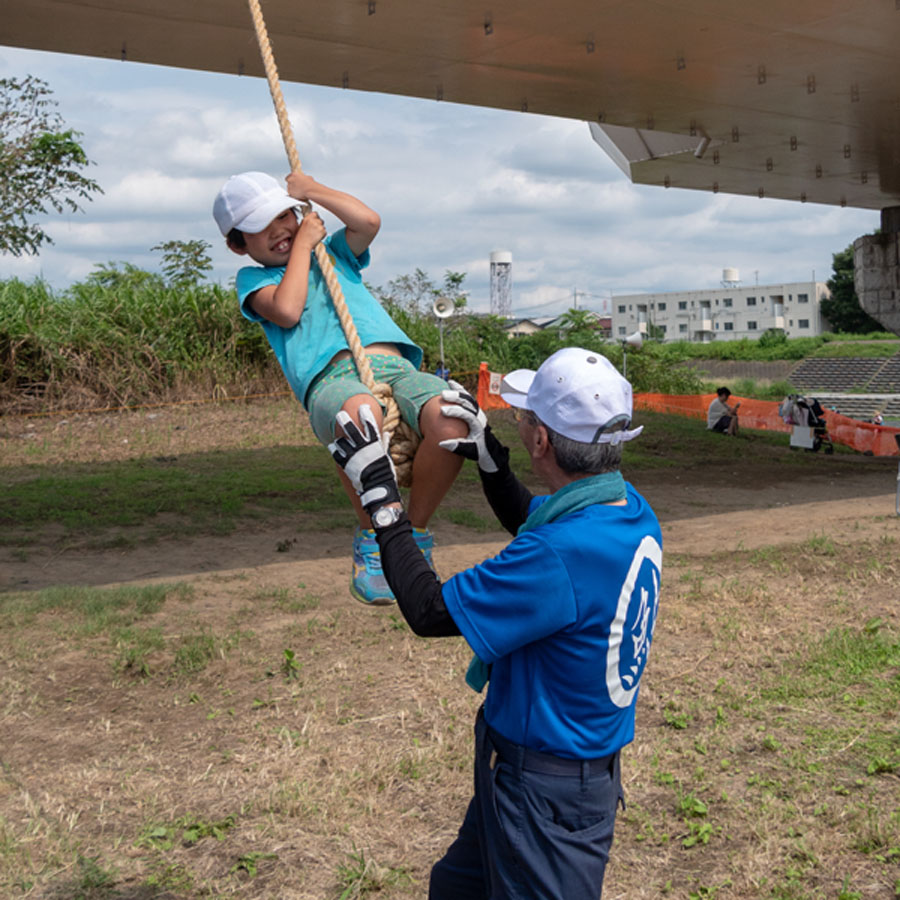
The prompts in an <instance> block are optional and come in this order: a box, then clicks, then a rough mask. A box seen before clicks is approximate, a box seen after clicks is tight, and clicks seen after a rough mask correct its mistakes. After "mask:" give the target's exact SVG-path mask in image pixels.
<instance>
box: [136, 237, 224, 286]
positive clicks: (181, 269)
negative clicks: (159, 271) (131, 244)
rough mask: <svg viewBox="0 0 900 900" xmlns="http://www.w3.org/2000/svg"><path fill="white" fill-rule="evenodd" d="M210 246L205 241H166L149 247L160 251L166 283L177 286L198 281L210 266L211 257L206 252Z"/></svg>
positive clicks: (189, 284) (188, 284)
mask: <svg viewBox="0 0 900 900" xmlns="http://www.w3.org/2000/svg"><path fill="white" fill-rule="evenodd" d="M211 247H212V245H211V244H208V243H207V242H206V241H166V242H165V243H163V244H157V245H156V246H155V247H151V248H150V249H151V250H160V251H161V252H162V255H163V273H164V274H165V276H166V283H167V284H168V285H169V287H176V288H177V287H190V286H191V285H195V284H199V283H200V281H201V280H202V279H203V275H204V273H206V272H208V271H209V270H210V269H211V268H212V258H211V257H210V255H209V254H208V253H207V252H206V251H207V250H210V249H211Z"/></svg>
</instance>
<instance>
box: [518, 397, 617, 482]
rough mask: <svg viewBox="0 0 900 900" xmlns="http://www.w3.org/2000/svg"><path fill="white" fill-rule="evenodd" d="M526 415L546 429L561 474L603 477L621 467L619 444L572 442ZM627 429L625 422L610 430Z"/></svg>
mask: <svg viewBox="0 0 900 900" xmlns="http://www.w3.org/2000/svg"><path fill="white" fill-rule="evenodd" d="M528 415H529V416H530V417H531V420H532V422H534V424H536V425H542V426H543V427H544V428H546V429H547V438H548V440H549V441H550V445H551V446H552V447H553V452H554V453H555V454H556V464H557V465H558V466H559V467H560V468H561V469H562V470H563V472H567V473H568V474H569V475H582V474H585V475H603V474H604V473H606V472H618V471H619V467H620V466H621V465H622V445H621V444H610V443H604V444H600V443H597V444H585V443H584V442H583V441H573V440H572V438H568V437H566V436H565V435H562V434H560V433H559V432H558V431H554V430H553V429H552V428H550V427H549V426H548V425H547V424H546V422H542V421H541V420H540V419H539V418H538V417H537V416H536V415H535V414H534V413H533V412H531V411H529V412H528ZM627 427H628V423H627V422H621V423H617V425H615V426H613V429H611V430H619V429H622V428H627Z"/></svg>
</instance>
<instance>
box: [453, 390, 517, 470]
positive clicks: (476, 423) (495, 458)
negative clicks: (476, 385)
mask: <svg viewBox="0 0 900 900" xmlns="http://www.w3.org/2000/svg"><path fill="white" fill-rule="evenodd" d="M448 383H449V385H450V388H451V390H448V391H442V392H441V398H442V399H443V400H446V401H447V403H448V404H451V405H448V406H441V412H442V413H443V414H444V415H445V416H447V417H448V418H451V419H462V421H463V422H465V423H466V425H468V426H469V433H468V435H467V436H466V437H464V438H451V439H450V440H446V441H441V442H440V444H439V446H441V447H443V448H444V449H445V450H449V451H450V452H451V453H457V454H459V455H460V456H464V457H466V459H472V460H476V461H477V462H478V468H479V469H481V471H482V472H488V473H491V472H496V471H497V470H498V469H499V468H500V466H502V465H504V464H505V463H506V460H507V452H506V448H505V447H504V446H503V445H502V444H501V443H500V441H498V440H497V438H495V437H494V434H493V432H492V431H491V426H490V425H488V421H487V416H486V415H485V414H484V412H483V411H482V410H481V409H479V407H478V403H477V401H476V400H475V398H474V397H473V396H472V395H471V394H469V393H468V392H467V391H466V389H465V388H464V387H463V386H462V385H461V384H459V383H457V382H456V381H450V382H448Z"/></svg>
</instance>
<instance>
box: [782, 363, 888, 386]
mask: <svg viewBox="0 0 900 900" xmlns="http://www.w3.org/2000/svg"><path fill="white" fill-rule="evenodd" d="M886 361H887V360H884V359H868V358H863V357H847V358H843V359H841V358H835V359H825V358H822V357H813V358H810V359H804V360H801V361H800V362H799V363H797V365H796V366H795V368H794V370H793V371H792V372H791V374H790V375H789V376H788V379H789V381H790V382H791V384H792V385H794V386H795V387H796V388H797V389H798V390H800V391H801V392H809V391H819V392H820V393H821V392H825V391H828V392H830V393H835V394H845V393H849V392H851V391H860V390H863V389H865V388H867V387H868V386H869V384H870V383H871V382H872V380H873V379H874V378H876V376H877V375H878V374H879V372H881V370H882V368H883V367H884V365H885V362H886Z"/></svg>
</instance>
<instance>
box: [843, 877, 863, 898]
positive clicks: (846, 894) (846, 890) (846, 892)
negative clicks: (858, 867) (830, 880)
mask: <svg viewBox="0 0 900 900" xmlns="http://www.w3.org/2000/svg"><path fill="white" fill-rule="evenodd" d="M837 900H862V894H861V893H860V892H859V891H851V890H850V879H849V878H845V879H844V883H843V884H842V885H841V890H840V893H839V894H838V895H837Z"/></svg>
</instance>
